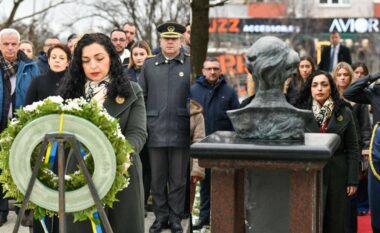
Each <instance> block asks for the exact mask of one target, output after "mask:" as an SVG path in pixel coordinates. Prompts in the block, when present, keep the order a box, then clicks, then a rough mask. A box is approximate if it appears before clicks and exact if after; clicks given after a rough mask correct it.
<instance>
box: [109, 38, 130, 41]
mask: <svg viewBox="0 0 380 233" xmlns="http://www.w3.org/2000/svg"><path fill="white" fill-rule="evenodd" d="M112 41H113V42H118V41H120V42H125V41H127V40H126V39H124V38H112Z"/></svg>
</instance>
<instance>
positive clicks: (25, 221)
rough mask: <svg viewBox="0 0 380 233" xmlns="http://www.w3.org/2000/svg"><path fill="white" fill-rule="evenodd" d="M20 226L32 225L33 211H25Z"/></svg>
mask: <svg viewBox="0 0 380 233" xmlns="http://www.w3.org/2000/svg"><path fill="white" fill-rule="evenodd" d="M21 226H24V227H32V226H33V212H32V211H25V213H24V216H23V217H22V219H21Z"/></svg>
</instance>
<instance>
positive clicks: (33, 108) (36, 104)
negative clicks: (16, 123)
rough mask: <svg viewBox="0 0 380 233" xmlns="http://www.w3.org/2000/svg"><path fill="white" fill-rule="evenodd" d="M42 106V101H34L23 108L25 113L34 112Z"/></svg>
mask: <svg viewBox="0 0 380 233" xmlns="http://www.w3.org/2000/svg"><path fill="white" fill-rule="evenodd" d="M42 104H44V102H43V101H36V102H34V103H32V104H30V105H27V106H25V107H24V108H23V110H24V111H25V112H34V111H36V110H37V108H38V107H40V106H41V105H42Z"/></svg>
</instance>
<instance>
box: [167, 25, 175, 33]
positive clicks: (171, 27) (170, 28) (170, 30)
mask: <svg viewBox="0 0 380 233" xmlns="http://www.w3.org/2000/svg"><path fill="white" fill-rule="evenodd" d="M167 29H168V32H174V30H175V27H174V26H168V27H167Z"/></svg>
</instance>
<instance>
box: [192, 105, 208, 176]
mask: <svg viewBox="0 0 380 233" xmlns="http://www.w3.org/2000/svg"><path fill="white" fill-rule="evenodd" d="M202 112H203V109H202V106H201V105H200V104H199V103H198V102H196V101H194V100H190V138H191V143H195V142H199V141H200V140H202V139H203V138H204V137H205V122H204V118H203V115H202ZM191 160H192V162H191V163H190V166H191V167H190V171H191V176H198V177H201V178H202V179H204V177H205V169H204V168H203V167H200V166H199V164H198V159H195V158H192V159H191Z"/></svg>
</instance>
